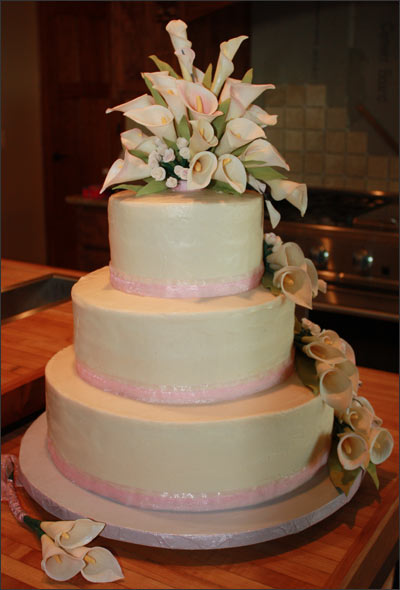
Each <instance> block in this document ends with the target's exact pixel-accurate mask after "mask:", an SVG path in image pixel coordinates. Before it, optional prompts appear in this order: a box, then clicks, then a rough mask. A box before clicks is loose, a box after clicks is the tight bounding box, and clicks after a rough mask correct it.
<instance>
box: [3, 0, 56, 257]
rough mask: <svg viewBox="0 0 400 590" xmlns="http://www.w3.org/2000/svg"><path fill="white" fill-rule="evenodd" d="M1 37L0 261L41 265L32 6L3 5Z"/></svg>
mask: <svg viewBox="0 0 400 590" xmlns="http://www.w3.org/2000/svg"><path fill="white" fill-rule="evenodd" d="M1 36H2V40H1V44H2V46H1V49H2V52H1V54H2V55H1V60H2V64H1V65H2V129H1V138H2V177H1V192H2V257H3V258H12V259H15V260H24V261H28V262H37V263H45V262H46V247H45V224H44V195H43V171H42V139H41V116H40V112H41V111H40V72H39V46H38V43H39V40H38V23H37V18H36V6H35V3H34V2H11V1H3V2H2V3H1Z"/></svg>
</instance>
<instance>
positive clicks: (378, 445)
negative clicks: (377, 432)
mask: <svg viewBox="0 0 400 590" xmlns="http://www.w3.org/2000/svg"><path fill="white" fill-rule="evenodd" d="M375 448H376V449H377V450H378V451H379V449H380V448H381V445H380V444H379V443H378V441H377V442H376V443H375Z"/></svg>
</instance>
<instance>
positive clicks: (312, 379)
mask: <svg viewBox="0 0 400 590" xmlns="http://www.w3.org/2000/svg"><path fill="white" fill-rule="evenodd" d="M295 365H296V371H297V374H298V376H299V377H300V379H301V380H302V382H303V383H304V385H305V386H306V387H308V388H309V389H311V391H312V392H313V394H314V395H318V394H319V381H318V376H317V371H316V370H315V360H314V359H312V358H310V357H309V356H306V355H305V354H304V353H303V352H300V351H299V350H296V358H295Z"/></svg>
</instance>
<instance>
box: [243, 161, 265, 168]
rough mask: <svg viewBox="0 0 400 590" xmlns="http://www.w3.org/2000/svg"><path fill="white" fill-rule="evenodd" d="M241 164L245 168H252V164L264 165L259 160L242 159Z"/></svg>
mask: <svg viewBox="0 0 400 590" xmlns="http://www.w3.org/2000/svg"><path fill="white" fill-rule="evenodd" d="M243 165H244V167H245V168H253V166H260V167H261V166H265V162H262V161H261V160H244V161H243Z"/></svg>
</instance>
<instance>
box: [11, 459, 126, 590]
mask: <svg viewBox="0 0 400 590" xmlns="http://www.w3.org/2000/svg"><path fill="white" fill-rule="evenodd" d="M17 468H18V459H17V457H16V456H15V455H2V457H1V500H2V501H6V502H8V504H9V506H10V509H11V512H12V514H13V515H14V517H15V518H16V519H17V520H18V521H19V522H20V523H21V524H24V525H25V526H26V527H28V528H29V529H30V530H31V531H32V532H33V533H35V534H36V536H37V537H38V538H39V539H40V541H41V545H42V561H41V568H42V570H43V571H44V572H45V573H46V574H47V576H48V577H49V578H51V579H53V580H57V581H58V582H64V581H66V580H69V579H70V578H73V577H74V576H75V575H76V574H78V573H80V574H81V575H82V576H83V577H84V578H85V580H87V581H88V582H100V583H110V582H114V581H116V580H120V579H122V578H123V577H124V576H123V574H122V570H121V568H120V566H119V563H118V561H117V560H116V558H115V557H114V556H113V554H112V553H111V552H110V551H109V550H108V549H105V548H104V547H87V546H86V544H87V543H90V542H91V541H92V540H93V539H94V538H95V537H97V535H99V534H100V533H101V531H102V530H103V528H104V527H105V524H104V523H102V522H96V521H94V520H91V519H90V518H79V519H78V520H72V521H70V520H61V521H40V520H39V519H37V518H32V517H31V516H29V515H28V514H26V512H24V511H23V510H22V508H21V505H20V502H19V500H18V496H17V493H16V489H15V486H16V485H17V482H16V480H17V477H16V470H17Z"/></svg>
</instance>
